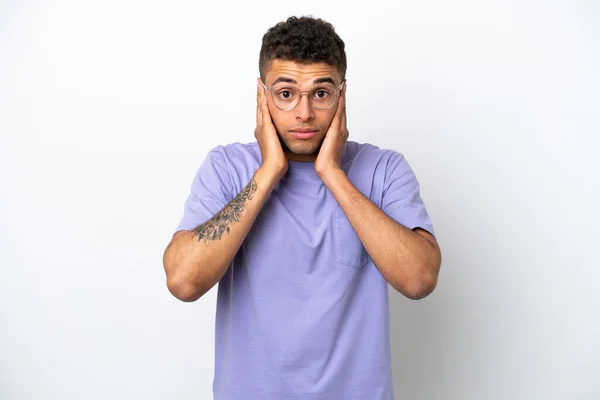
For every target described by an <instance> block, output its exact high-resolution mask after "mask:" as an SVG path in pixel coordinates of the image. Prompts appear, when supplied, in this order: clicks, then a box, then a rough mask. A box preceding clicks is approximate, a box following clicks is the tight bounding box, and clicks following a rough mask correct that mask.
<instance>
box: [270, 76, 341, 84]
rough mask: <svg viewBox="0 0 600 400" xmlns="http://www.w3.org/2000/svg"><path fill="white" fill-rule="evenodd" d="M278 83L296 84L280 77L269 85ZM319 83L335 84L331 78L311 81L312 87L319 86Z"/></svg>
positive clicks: (292, 80)
mask: <svg viewBox="0 0 600 400" xmlns="http://www.w3.org/2000/svg"><path fill="white" fill-rule="evenodd" d="M280 82H284V83H292V84H297V83H298V82H296V80H294V79H292V78H286V77H283V76H280V77H279V78H277V79H275V82H273V83H272V84H271V86H273V85H275V84H277V83H280ZM319 83H331V84H333V85H335V82H334V81H333V79H332V78H329V77H327V78H317V79H315V80H314V81H313V85H316V84H319Z"/></svg>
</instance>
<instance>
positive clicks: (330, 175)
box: [317, 167, 347, 186]
mask: <svg viewBox="0 0 600 400" xmlns="http://www.w3.org/2000/svg"><path fill="white" fill-rule="evenodd" d="M317 175H318V176H319V178H321V180H322V181H323V183H325V186H329V185H330V184H332V183H334V182H336V181H339V180H340V179H347V176H346V173H345V172H344V170H343V169H341V168H339V167H333V168H329V169H326V170H323V171H317Z"/></svg>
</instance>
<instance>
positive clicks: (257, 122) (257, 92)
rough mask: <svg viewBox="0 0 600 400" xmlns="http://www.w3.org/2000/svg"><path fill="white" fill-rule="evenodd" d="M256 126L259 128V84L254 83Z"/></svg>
mask: <svg viewBox="0 0 600 400" xmlns="http://www.w3.org/2000/svg"><path fill="white" fill-rule="evenodd" d="M256 126H260V82H258V81H257V82H256Z"/></svg>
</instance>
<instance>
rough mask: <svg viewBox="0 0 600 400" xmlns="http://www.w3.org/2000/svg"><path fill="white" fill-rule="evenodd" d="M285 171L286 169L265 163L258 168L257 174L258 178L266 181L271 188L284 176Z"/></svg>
mask: <svg viewBox="0 0 600 400" xmlns="http://www.w3.org/2000/svg"><path fill="white" fill-rule="evenodd" d="M285 173H286V170H285V169H281V168H273V167H267V166H265V165H261V166H260V167H258V169H257V170H256V176H257V177H258V179H259V180H261V181H264V184H265V185H267V186H268V187H270V188H274V187H275V185H276V184H277V183H278V182H279V181H280V180H281V178H283V176H284V175H285Z"/></svg>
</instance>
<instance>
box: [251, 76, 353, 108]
mask: <svg viewBox="0 0 600 400" xmlns="http://www.w3.org/2000/svg"><path fill="white" fill-rule="evenodd" d="M261 83H262V82H261ZM262 85H263V87H264V88H265V90H266V91H267V92H270V93H271V98H272V99H273V104H275V107H277V108H279V109H280V110H282V111H292V110H293V109H295V108H296V107H297V106H298V104H300V100H301V99H302V96H303V95H306V96H307V97H308V100H309V103H310V104H311V105H312V106H313V108H316V109H317V110H327V109H329V108H331V107H332V106H333V105H334V104H335V101H336V100H337V98H338V96H339V93H340V90H341V89H342V86H343V85H344V82H342V83H340V86H338V87H335V85H333V84H332V83H329V82H325V83H320V84H319V85H317V86H316V87H314V88H313V89H311V90H310V91H308V92H301V91H300V90H299V89H298V88H296V87H294V86H290V85H289V84H288V83H280V84H275V85H273V86H271V87H267V86H265V84H264V83H262Z"/></svg>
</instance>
